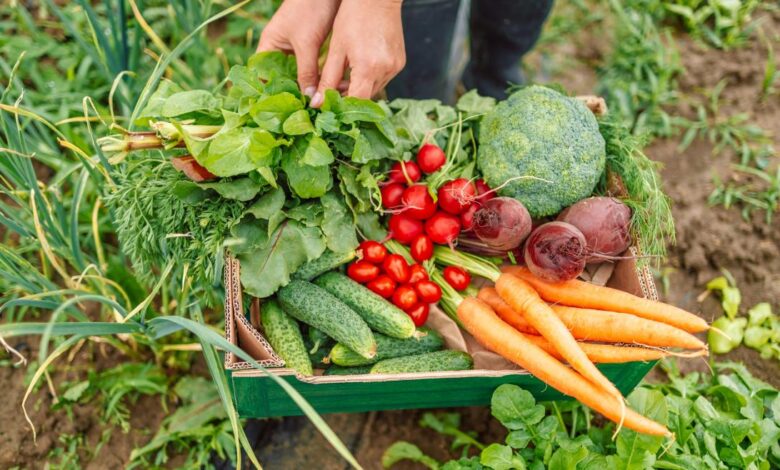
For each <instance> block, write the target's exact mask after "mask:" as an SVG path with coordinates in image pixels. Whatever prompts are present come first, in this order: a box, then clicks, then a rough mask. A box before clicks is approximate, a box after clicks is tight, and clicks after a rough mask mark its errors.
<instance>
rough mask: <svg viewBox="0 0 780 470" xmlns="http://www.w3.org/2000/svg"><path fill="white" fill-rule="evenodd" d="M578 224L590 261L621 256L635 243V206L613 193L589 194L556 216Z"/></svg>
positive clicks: (588, 260)
mask: <svg viewBox="0 0 780 470" xmlns="http://www.w3.org/2000/svg"><path fill="white" fill-rule="evenodd" d="M556 220H558V221H561V222H567V223H569V224H572V225H574V226H575V227H577V228H578V229H579V230H580V232H582V235H583V236H585V241H586V242H587V247H588V256H587V260H586V261H587V262H588V263H590V262H594V261H602V260H604V259H605V258H609V257H610V256H618V255H620V254H621V253H623V252H624V251H626V250H627V249H628V247H629V246H630V245H631V235H630V233H629V228H630V226H631V209H629V208H628V206H626V205H625V204H623V203H622V202H620V201H619V200H617V199H615V198H611V197H589V198H587V199H583V200H581V201H579V202H577V203H576V204H574V205H572V206H570V207H568V208H566V209H565V210H564V211H563V212H561V213H560V215H558V218H557V219H556Z"/></svg>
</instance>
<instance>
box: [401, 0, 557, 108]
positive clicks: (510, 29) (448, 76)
mask: <svg viewBox="0 0 780 470" xmlns="http://www.w3.org/2000/svg"><path fill="white" fill-rule="evenodd" d="M464 1H465V2H468V0H405V1H404V3H403V8H402V20H403V25H404V41H405V43H406V67H405V68H404V70H402V71H401V73H400V74H398V76H397V77H396V78H394V79H393V80H392V81H391V82H390V83H389V84H388V86H387V95H388V97H389V98H390V99H392V98H416V99H423V98H437V99H439V100H441V101H444V102H445V103H451V102H452V101H453V100H454V98H455V96H454V95H455V84H456V82H457V79H458V77H457V76H454V74H453V71H454V70H459V67H458V66H459V65H460V64H458V60H459V58H460V57H463V55H464V54H463V52H465V50H461V49H465V47H466V46H465V44H464V43H463V41H462V37H460V36H462V34H464V33H465V34H467V35H468V38H469V46H468V47H469V49H470V59H469V62H468V64H467V65H466V68H465V70H464V72H463V77H462V78H463V84H464V85H465V87H466V88H467V89H472V88H476V89H477V91H478V92H479V93H480V94H481V95H486V96H493V97H495V98H498V99H502V98H505V97H506V89H507V87H508V86H509V85H511V84H519V83H523V81H524V80H523V75H522V70H521V68H520V65H521V62H520V60H521V58H522V57H523V55H525V53H526V52H528V51H529V50H530V49H531V48H532V47H533V45H534V43H536V40H537V39H538V38H539V34H540V33H541V31H542V26H543V24H544V21H545V19H546V18H547V16H548V14H549V13H550V9H551V8H552V3H553V0H470V11H468V12H465V11H461V9H462V3H463V2H464ZM466 5H468V3H466V4H465V5H463V6H466ZM459 12H460V14H461V15H463V14H464V13H469V15H468V16H469V19H468V23H467V24H468V31H458V29H459V28H458V23H459V22H458V18H459ZM460 26H461V28H460V29H464V28H462V26H465V24H464V23H463V22H462V21H461V23H460Z"/></svg>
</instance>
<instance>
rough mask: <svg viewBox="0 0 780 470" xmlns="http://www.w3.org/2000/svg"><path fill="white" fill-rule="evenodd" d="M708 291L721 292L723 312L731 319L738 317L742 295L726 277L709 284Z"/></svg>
mask: <svg viewBox="0 0 780 470" xmlns="http://www.w3.org/2000/svg"><path fill="white" fill-rule="evenodd" d="M707 290H709V291H719V292H720V295H721V305H722V307H723V311H724V312H726V315H727V316H728V317H729V318H734V317H736V316H737V313H738V312H739V304H740V303H741V302H742V293H741V292H740V291H739V289H737V288H736V287H735V286H732V285H730V283H729V281H728V279H726V277H725V276H720V277H717V278H715V279H713V280H711V281H710V282H708V283H707Z"/></svg>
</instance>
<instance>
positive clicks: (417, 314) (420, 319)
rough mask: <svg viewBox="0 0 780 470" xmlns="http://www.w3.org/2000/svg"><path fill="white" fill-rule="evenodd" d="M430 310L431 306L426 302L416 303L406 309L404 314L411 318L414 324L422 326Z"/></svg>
mask: <svg viewBox="0 0 780 470" xmlns="http://www.w3.org/2000/svg"><path fill="white" fill-rule="evenodd" d="M430 312H431V307H430V306H429V305H428V304H417V305H415V306H414V307H412V308H410V309H408V310H406V314H407V315H409V316H410V317H411V318H412V321H413V322H414V326H423V325H424V324H425V322H426V321H427V320H428V314H429V313H430Z"/></svg>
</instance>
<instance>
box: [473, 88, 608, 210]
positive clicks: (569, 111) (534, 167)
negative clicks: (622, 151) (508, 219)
mask: <svg viewBox="0 0 780 470" xmlns="http://www.w3.org/2000/svg"><path fill="white" fill-rule="evenodd" d="M604 163H605V150H604V138H603V137H602V136H601V134H600V133H599V125H598V122H597V121H596V118H595V117H594V116H593V113H591V112H590V110H588V108H587V107H586V106H585V105H584V104H583V103H581V102H580V101H579V100H577V99H574V98H569V97H567V96H564V95H562V94H560V93H558V92H557V91H554V90H551V89H549V88H546V87H542V86H529V87H526V88H523V89H521V90H519V91H517V92H515V93H514V94H512V95H511V96H510V97H509V98H507V99H506V100H505V101H503V102H501V103H499V104H498V105H497V106H496V107H495V108H494V109H493V110H492V111H491V112H489V113H488V114H487V115H486V116H485V117H484V118H483V119H482V122H481V124H480V131H479V152H478V155H477V164H478V165H479V169H480V171H481V172H482V175H483V176H484V178H485V181H486V182H487V183H488V185H490V187H491V188H498V187H501V186H502V185H503V184H504V183H507V181H508V182H509V183H508V184H506V185H505V186H503V187H501V189H499V190H498V193H499V194H500V195H502V196H509V197H514V198H516V199H519V200H520V201H521V202H522V203H523V204H524V205H525V206H526V208H527V209H528V212H530V213H531V216H532V217H543V216H547V215H552V214H555V213H557V212H559V211H560V210H561V209H563V208H564V207H567V206H569V205H571V204H573V203H574V202H576V201H579V200H580V199H583V198H585V197H588V196H590V195H591V194H592V193H593V189H594V188H595V187H596V183H597V182H598V181H599V178H600V177H601V174H602V173H603V172H604ZM529 176H532V177H534V178H522V179H520V178H518V177H529ZM513 178H517V179H513Z"/></svg>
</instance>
